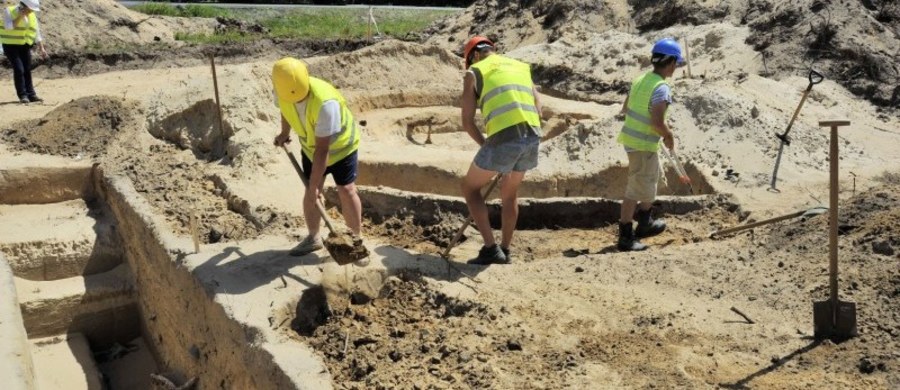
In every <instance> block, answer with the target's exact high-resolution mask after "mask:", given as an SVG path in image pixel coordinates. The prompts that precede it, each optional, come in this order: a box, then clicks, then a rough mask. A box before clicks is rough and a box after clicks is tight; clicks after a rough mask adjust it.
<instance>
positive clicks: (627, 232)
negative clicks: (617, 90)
mask: <svg viewBox="0 0 900 390" xmlns="http://www.w3.org/2000/svg"><path fill="white" fill-rule="evenodd" d="M650 62H651V63H652V64H653V70H652V71H649V72H647V73H644V74H642V75H640V76H638V77H637V78H635V79H634V81H632V83H631V90H630V91H629V93H628V98H626V99H625V103H624V104H623V106H622V112H623V113H624V114H625V124H624V125H623V126H622V130H621V131H620V132H619V137H618V142H619V143H620V144H622V145H623V146H624V147H625V152H626V153H627V154H628V184H627V185H626V187H625V197H624V199H623V200H622V210H621V215H620V218H619V240H618V244H617V245H616V246H617V247H618V249H619V250H621V251H642V250H645V249H647V245H644V244H642V243H641V242H640V239H641V238H644V237H652V236H655V235H657V234H660V233H662V232H663V231H665V230H666V223H665V222H664V221H663V220H654V219H653V217H652V215H651V207H652V205H653V201H654V200H655V199H656V186H657V182H658V181H659V175H660V166H659V155H658V154H657V152H658V151H659V142H660V141H662V143H663V144H664V145H665V147H667V148H669V150H672V151H674V150H675V138H674V136H673V134H672V129H671V128H670V127H669V125H668V124H667V123H666V118H667V117H668V111H669V106H670V105H671V104H672V89H671V87H670V86H669V83H668V81H666V80H667V79H668V78H670V77H672V74H674V73H675V68H677V67H680V66H682V65H684V57H683V56H682V54H681V46H680V45H679V44H678V42H676V41H675V40H674V39H672V38H663V39H660V40H659V41H657V42H656V43H655V44H654V45H653V49H652V51H651V57H650ZM635 210H637V227H634V217H635Z"/></svg>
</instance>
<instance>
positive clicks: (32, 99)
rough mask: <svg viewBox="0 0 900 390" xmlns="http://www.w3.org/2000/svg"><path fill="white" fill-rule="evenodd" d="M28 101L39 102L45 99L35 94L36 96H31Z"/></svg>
mask: <svg viewBox="0 0 900 390" xmlns="http://www.w3.org/2000/svg"><path fill="white" fill-rule="evenodd" d="M28 101H29V102H32V103H37V102H42V101H44V99H41V98H39V97H38V95H34V96H29V97H28Z"/></svg>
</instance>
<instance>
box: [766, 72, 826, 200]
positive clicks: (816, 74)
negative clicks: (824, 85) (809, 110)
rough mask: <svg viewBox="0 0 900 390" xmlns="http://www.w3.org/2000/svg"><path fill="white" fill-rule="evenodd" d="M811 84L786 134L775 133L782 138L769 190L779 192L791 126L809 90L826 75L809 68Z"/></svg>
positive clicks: (789, 142)
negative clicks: (778, 182)
mask: <svg viewBox="0 0 900 390" xmlns="http://www.w3.org/2000/svg"><path fill="white" fill-rule="evenodd" d="M808 77H809V85H808V86H807V87H806V91H803V97H801V98H800V104H798V105H797V109H796V110H794V116H792V117H791V121H790V122H788V125H787V130H785V131H784V134H778V133H775V137H776V138H778V139H779V140H781V144H780V145H779V146H778V157H776V158H775V170H774V171H772V183H771V184H770V185H769V191H772V192H779V191H778V189H777V188H775V182H776V181H777V180H778V168H779V167H780V166H781V153H783V152H784V145H790V144H791V138H790V137H788V134H789V133H790V132H791V128H792V127H793V126H794V121H795V120H797V115H798V114H800V109H801V108H803V103H806V97H807V96H809V92H810V91H812V87H813V85H816V84H818V83H821V82H822V80H825V76H822V74H821V73H819V72H816V71H815V70H813V69H810V70H809V76H808Z"/></svg>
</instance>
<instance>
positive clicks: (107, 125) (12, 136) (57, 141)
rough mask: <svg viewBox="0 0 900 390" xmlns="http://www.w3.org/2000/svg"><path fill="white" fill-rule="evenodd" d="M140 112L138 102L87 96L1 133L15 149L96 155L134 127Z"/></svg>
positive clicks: (72, 154) (84, 155)
mask: <svg viewBox="0 0 900 390" xmlns="http://www.w3.org/2000/svg"><path fill="white" fill-rule="evenodd" d="M140 114H141V110H140V108H139V104H138V103H137V102H134V101H129V100H125V99H120V98H115V97H111V96H88V97H84V98H79V99H76V100H73V101H71V102H68V103H66V104H63V105H61V106H59V107H57V108H55V109H53V111H50V112H49V113H47V115H45V116H44V117H43V118H41V119H37V120H29V121H24V122H19V123H16V124H13V125H12V126H10V127H9V128H7V129H4V130H2V132H0V137H2V139H3V140H4V141H5V142H6V143H7V144H8V145H10V146H12V147H13V148H14V149H16V150H27V151H31V152H35V153H42V154H53V155H59V156H66V157H75V158H96V157H98V156H101V155H103V154H105V153H106V150H107V148H108V147H109V145H111V144H112V143H114V142H115V141H116V139H118V138H119V137H120V136H121V135H123V134H126V133H128V132H129V130H130V131H134V130H135V129H136V128H137V126H138V121H139V119H138V117H139V116H140Z"/></svg>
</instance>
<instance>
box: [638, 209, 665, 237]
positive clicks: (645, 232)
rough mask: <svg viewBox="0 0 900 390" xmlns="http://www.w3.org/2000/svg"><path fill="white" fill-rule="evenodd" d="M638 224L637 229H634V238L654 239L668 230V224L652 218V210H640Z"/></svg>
mask: <svg viewBox="0 0 900 390" xmlns="http://www.w3.org/2000/svg"><path fill="white" fill-rule="evenodd" d="M637 222H638V224H637V228H636V229H634V236H635V237H637V238H644V237H653V236H655V235H657V234H660V233H662V232H664V231H665V230H666V222H665V221H663V220H661V219H656V220H654V219H653V217H651V216H650V210H638V212H637Z"/></svg>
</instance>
